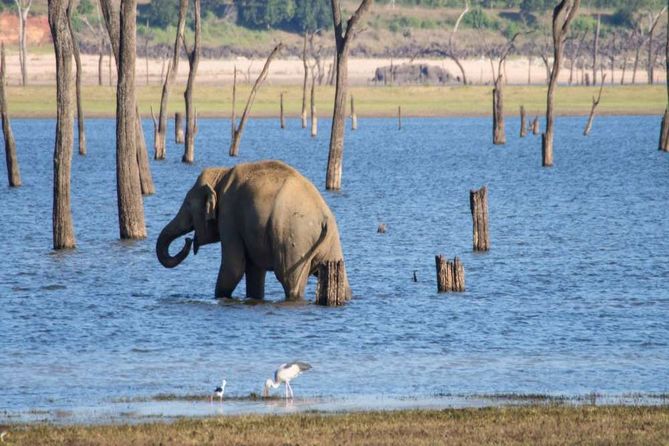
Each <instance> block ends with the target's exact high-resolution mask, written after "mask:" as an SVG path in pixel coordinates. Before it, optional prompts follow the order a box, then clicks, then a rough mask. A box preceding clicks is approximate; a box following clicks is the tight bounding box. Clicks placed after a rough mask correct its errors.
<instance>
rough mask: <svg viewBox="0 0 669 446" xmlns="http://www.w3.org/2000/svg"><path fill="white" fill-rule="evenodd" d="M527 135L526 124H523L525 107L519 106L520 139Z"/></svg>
mask: <svg viewBox="0 0 669 446" xmlns="http://www.w3.org/2000/svg"><path fill="white" fill-rule="evenodd" d="M526 135H527V124H526V123H525V107H524V106H522V105H521V106H520V137H521V138H524V137H525V136H526Z"/></svg>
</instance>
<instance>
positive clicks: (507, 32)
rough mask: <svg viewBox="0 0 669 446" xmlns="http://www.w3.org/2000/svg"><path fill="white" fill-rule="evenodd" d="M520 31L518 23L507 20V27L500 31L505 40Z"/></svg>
mask: <svg viewBox="0 0 669 446" xmlns="http://www.w3.org/2000/svg"><path fill="white" fill-rule="evenodd" d="M521 31H522V30H521V28H520V25H518V24H517V23H516V22H509V24H508V25H507V27H506V28H504V30H503V31H502V34H503V35H504V37H506V38H507V40H510V39H512V38H513V36H515V35H516V34H518V33H520V32H521Z"/></svg>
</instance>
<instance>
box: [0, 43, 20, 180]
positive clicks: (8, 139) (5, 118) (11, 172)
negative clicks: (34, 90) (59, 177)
mask: <svg viewBox="0 0 669 446" xmlns="http://www.w3.org/2000/svg"><path fill="white" fill-rule="evenodd" d="M6 67H7V63H6V62H5V44H4V43H0V118H1V119H2V134H3V136H4V139H5V158H6V160H7V179H8V180H9V186H10V187H19V186H20V185H21V172H20V170H19V159H18V157H17V156H16V142H15V141H14V133H12V126H11V124H10V122H9V112H8V110H7V95H6V94H5V82H6V80H7V79H6V76H5V69H6Z"/></svg>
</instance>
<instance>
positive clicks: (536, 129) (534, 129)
mask: <svg viewBox="0 0 669 446" xmlns="http://www.w3.org/2000/svg"><path fill="white" fill-rule="evenodd" d="M532 134H533V135H538V134H539V117H538V116H535V117H534V120H533V121H532Z"/></svg>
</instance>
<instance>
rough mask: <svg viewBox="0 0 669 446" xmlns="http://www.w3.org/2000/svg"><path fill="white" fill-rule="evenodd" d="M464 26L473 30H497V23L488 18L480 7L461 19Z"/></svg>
mask: <svg viewBox="0 0 669 446" xmlns="http://www.w3.org/2000/svg"><path fill="white" fill-rule="evenodd" d="M462 23H463V24H464V25H465V26H468V27H470V28H475V29H498V28H499V23H498V22H497V21H496V20H494V19H491V18H490V17H488V15H487V14H486V13H485V12H484V11H483V9H482V8H481V7H480V6H477V7H475V8H474V9H472V10H471V11H470V12H469V14H466V15H465V16H464V18H463V19H462Z"/></svg>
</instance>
